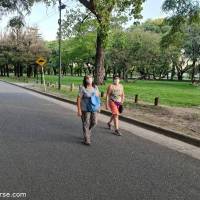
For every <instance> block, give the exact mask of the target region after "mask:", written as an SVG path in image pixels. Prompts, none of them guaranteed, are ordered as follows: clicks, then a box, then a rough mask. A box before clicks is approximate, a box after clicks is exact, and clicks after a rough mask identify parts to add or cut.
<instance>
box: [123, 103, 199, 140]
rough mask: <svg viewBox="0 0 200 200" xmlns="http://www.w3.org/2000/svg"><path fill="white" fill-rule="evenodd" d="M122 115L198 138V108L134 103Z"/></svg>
mask: <svg viewBox="0 0 200 200" xmlns="http://www.w3.org/2000/svg"><path fill="white" fill-rule="evenodd" d="M123 115H127V116H130V117H133V118H135V119H138V120H142V121H146V122H148V123H152V124H155V125H159V126H161V127H163V128H168V129H172V130H175V131H178V132H182V133H185V134H188V135H191V136H194V137H199V138H200V108H179V107H167V106H152V105H143V104H137V105H136V104H134V105H133V106H127V108H126V109H125V111H124V113H123Z"/></svg>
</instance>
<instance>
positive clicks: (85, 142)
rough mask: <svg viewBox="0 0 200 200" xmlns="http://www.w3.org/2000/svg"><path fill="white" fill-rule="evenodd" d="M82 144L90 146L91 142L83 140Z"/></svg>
mask: <svg viewBox="0 0 200 200" xmlns="http://www.w3.org/2000/svg"><path fill="white" fill-rule="evenodd" d="M83 144H85V145H88V146H90V145H91V142H88V141H84V142H83Z"/></svg>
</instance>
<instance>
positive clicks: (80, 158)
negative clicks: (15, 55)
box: [0, 82, 200, 200]
mask: <svg viewBox="0 0 200 200" xmlns="http://www.w3.org/2000/svg"><path fill="white" fill-rule="evenodd" d="M0 114H1V117H0V166H1V170H0V182H1V183H0V193H1V192H5V193H7V192H10V193H12V192H19V193H20V192H22V193H26V194H27V197H26V199H31V200H32V199H33V200H43V199H44V200H47V199H48V200H64V199H66V200H133V199H134V200H137V199H138V200H145V199H146V200H147V199H148V200H151V199H152V200H156V199H164V200H166V199H173V200H178V199H180V200H187V199H191V200H197V199H200V160H199V159H194V158H192V157H191V156H188V155H186V154H184V153H180V152H178V151H177V150H174V149H171V148H169V147H167V146H166V145H165V146H164V145H162V144H161V143H160V144H158V142H157V141H155V142H152V141H150V140H147V139H146V138H145V137H138V135H137V134H130V132H128V131H125V130H124V131H123V135H124V136H123V137H116V136H114V135H112V134H111V133H110V131H109V130H107V129H106V128H105V123H104V122H100V123H99V126H98V127H97V128H96V130H95V131H94V136H93V143H92V146H91V147H87V146H84V145H82V144H81V139H82V135H81V123H80V119H79V118H77V116H76V113H75V112H74V111H73V109H69V108H68V106H67V105H66V107H64V106H61V105H59V104H57V103H55V102H54V101H51V100H48V98H46V99H45V98H40V97H39V96H37V95H33V94H32V93H31V92H27V91H26V90H24V89H21V88H18V87H15V86H11V85H8V84H6V83H3V82H0ZM122 126H123V124H122ZM135 130H136V129H135ZM138 130H141V135H142V134H143V133H142V132H145V130H143V131H142V129H138ZM152 138H153V137H152ZM162 138H165V137H164V136H162ZM166 140H167V139H166Z"/></svg>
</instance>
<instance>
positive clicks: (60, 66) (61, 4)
mask: <svg viewBox="0 0 200 200" xmlns="http://www.w3.org/2000/svg"><path fill="white" fill-rule="evenodd" d="M65 7H66V5H64V4H63V3H62V2H61V0H59V20H58V24H59V78H58V89H59V90H60V89H61V70H62V59H61V40H62V34H61V23H62V22H61V20H62V9H65Z"/></svg>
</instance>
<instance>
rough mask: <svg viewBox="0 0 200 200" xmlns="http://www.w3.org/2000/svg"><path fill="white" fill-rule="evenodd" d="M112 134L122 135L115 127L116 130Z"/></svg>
mask: <svg viewBox="0 0 200 200" xmlns="http://www.w3.org/2000/svg"><path fill="white" fill-rule="evenodd" d="M114 135H117V136H122V134H121V133H120V132H119V130H118V129H116V130H115V132H114Z"/></svg>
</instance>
